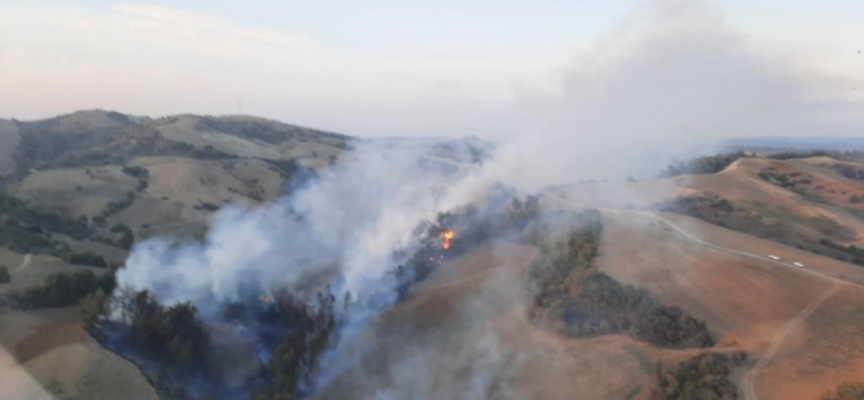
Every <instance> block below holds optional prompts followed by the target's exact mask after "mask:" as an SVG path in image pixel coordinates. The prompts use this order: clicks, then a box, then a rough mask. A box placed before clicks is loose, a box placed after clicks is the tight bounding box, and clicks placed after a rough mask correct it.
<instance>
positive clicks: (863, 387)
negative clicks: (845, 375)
mask: <svg viewBox="0 0 864 400" xmlns="http://www.w3.org/2000/svg"><path fill="white" fill-rule="evenodd" d="M821 400H864V384H861V383H858V384H852V383H843V384H841V385H840V386H837V389H835V390H834V392H832V393H828V394H826V395H824V396H822V398H821Z"/></svg>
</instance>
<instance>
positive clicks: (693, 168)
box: [660, 151, 747, 178]
mask: <svg viewBox="0 0 864 400" xmlns="http://www.w3.org/2000/svg"><path fill="white" fill-rule="evenodd" d="M743 157H747V155H746V154H745V153H744V152H743V151H739V152H735V153H729V154H719V155H715V156H703V157H699V158H696V159H693V160H689V161H682V162H678V163H675V164H671V165H669V166H668V167H666V170H664V171H663V172H661V173H660V177H661V178H668V177H673V176H678V175H689V174H713V173H715V172H720V171H722V170H724V169H725V168H726V167H728V166H729V165H730V164H732V163H733V162H735V161H736V160H738V159H739V158H743Z"/></svg>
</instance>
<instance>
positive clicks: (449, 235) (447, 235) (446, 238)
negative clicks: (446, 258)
mask: <svg viewBox="0 0 864 400" xmlns="http://www.w3.org/2000/svg"><path fill="white" fill-rule="evenodd" d="M455 237H456V232H453V231H447V232H444V233H442V234H441V247H443V248H444V250H447V249H449V248H450V241H451V240H453V238H455Z"/></svg>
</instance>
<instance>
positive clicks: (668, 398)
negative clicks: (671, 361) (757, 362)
mask: <svg viewBox="0 0 864 400" xmlns="http://www.w3.org/2000/svg"><path fill="white" fill-rule="evenodd" d="M729 363H730V360H729V357H728V356H726V355H723V354H713V353H703V354H700V355H698V356H696V357H693V358H692V359H690V360H688V361H686V362H683V363H681V364H678V365H677V366H675V367H674V368H671V369H668V370H664V369H663V367H662V366H661V365H658V366H657V371H656V374H657V376H656V381H657V382H656V383H657V386H656V388H655V389H654V393H653V396H652V399H653V400H679V399H680V400H689V399H700V400H727V399H729V400H732V399H737V398H738V390H737V388H736V387H735V384H734V383H732V381H731V380H730V379H729V374H730V372H731V370H730V367H729Z"/></svg>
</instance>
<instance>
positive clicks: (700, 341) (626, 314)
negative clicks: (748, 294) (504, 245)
mask: <svg viewBox="0 0 864 400" xmlns="http://www.w3.org/2000/svg"><path fill="white" fill-rule="evenodd" d="M579 220H580V223H579V224H578V225H577V226H576V227H575V228H573V229H572V231H571V232H570V233H569V235H568V236H567V240H566V241H564V242H563V243H556V244H553V245H549V244H541V248H542V249H543V255H542V256H541V257H540V258H539V259H538V260H537V261H536V262H535V263H534V265H532V268H531V282H532V283H533V284H534V285H535V288H534V308H533V309H532V317H533V318H534V319H535V320H537V321H545V322H550V321H551V322H552V324H553V325H555V326H557V327H558V329H559V330H560V331H561V332H562V333H564V334H566V335H568V336H573V337H594V336H601V335H606V334H612V333H629V334H630V335H632V336H634V337H636V338H638V339H639V340H643V341H645V342H648V343H651V344H653V345H656V346H660V347H668V348H687V347H709V346H712V345H713V344H714V338H713V337H712V336H711V334H710V333H709V332H708V329H707V328H706V326H705V324H704V323H703V322H701V321H698V320H696V319H694V318H692V317H689V316H687V315H685V314H684V313H683V312H682V311H681V310H680V309H679V308H677V307H668V306H664V305H662V304H660V303H659V302H657V301H656V300H655V299H654V298H653V297H652V296H651V294H650V293H648V292H647V291H645V290H640V289H636V288H634V287H632V286H629V285H627V286H624V285H621V284H620V283H618V282H616V281H615V280H613V279H612V278H610V277H609V276H607V275H605V274H603V273H600V272H598V271H596V269H595V268H592V262H593V260H594V259H595V258H596V257H597V255H598V253H599V250H598V249H599V243H600V236H601V234H602V223H601V219H600V214H599V213H598V212H597V211H587V212H585V213H583V214H582V215H581V216H580V218H579Z"/></svg>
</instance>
